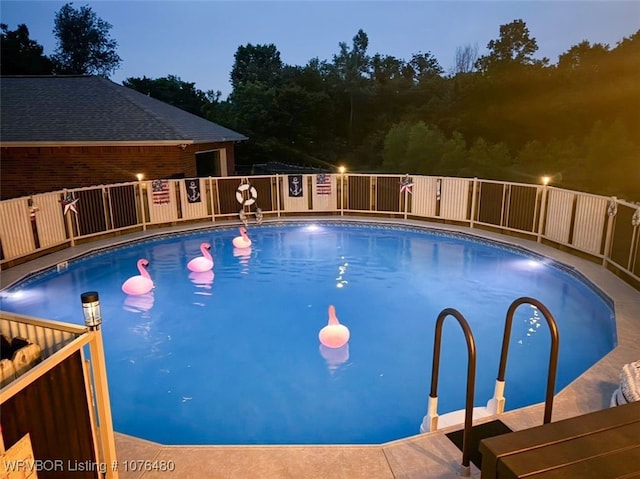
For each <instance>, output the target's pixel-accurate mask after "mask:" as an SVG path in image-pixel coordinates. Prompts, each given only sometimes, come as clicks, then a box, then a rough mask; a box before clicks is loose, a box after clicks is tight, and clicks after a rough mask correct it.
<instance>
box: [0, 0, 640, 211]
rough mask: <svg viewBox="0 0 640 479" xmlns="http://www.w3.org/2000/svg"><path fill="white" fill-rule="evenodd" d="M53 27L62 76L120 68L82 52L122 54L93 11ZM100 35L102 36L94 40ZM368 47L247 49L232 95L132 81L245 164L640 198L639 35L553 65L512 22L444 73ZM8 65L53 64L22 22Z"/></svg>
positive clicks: (464, 51)
mask: <svg viewBox="0 0 640 479" xmlns="http://www.w3.org/2000/svg"><path fill="white" fill-rule="evenodd" d="M72 27H73V28H72ZM56 28H57V29H58V28H59V29H60V30H59V31H60V33H61V39H62V34H63V33H64V39H65V43H64V48H62V45H63V44H62V42H61V44H60V47H59V49H60V52H59V53H58V56H57V57H55V59H56V61H57V65H56V72H57V73H62V72H69V73H96V72H98V70H97V68H98V67H96V66H95V65H96V64H98V65H102V66H103V67H104V68H102V70H99V71H100V72H102V73H103V74H104V73H105V72H107V71H110V70H108V66H109V65H111V66H112V67H113V66H117V65H118V64H119V58H117V57H115V58H117V62H115V63H109V62H108V61H107V63H100V59H101V58H104V57H100V56H98V57H91V58H93V60H92V61H94V63H92V62H91V61H89V60H88V58H89V54H88V53H87V51H90V52H93V51H94V50H91V48H90V47H89V46H88V45H91V46H96V45H97V46H98V47H100V46H103V47H104V46H106V47H107V50H109V49H110V50H111V52H112V53H113V54H115V42H112V41H110V40H109V38H108V30H109V29H110V28H111V26H110V25H109V24H106V22H102V21H101V20H99V19H97V17H95V14H93V12H91V10H90V9H89V7H83V8H82V9H80V10H74V9H73V8H72V7H71V4H67V5H65V7H63V8H62V9H61V10H60V12H59V13H58V15H57V16H56ZM92 29H93V30H95V31H96V32H97V33H96V34H95V35H97V36H98V37H100V38H101V40H99V41H97V42H96V43H91V42H90V41H88V40H87V39H91V40H92V41H93V40H94V39H95V38H96V36H91V35H89V34H88V32H89V31H91V30H92ZM76 32H77V33H76ZM100 34H101V36H100ZM368 49H369V38H368V36H367V34H366V33H365V32H364V31H363V30H359V31H358V32H357V33H356V35H355V36H354V37H353V38H352V40H351V43H347V42H339V43H338V45H337V50H336V53H335V54H334V55H332V57H331V58H330V59H329V60H323V59H320V58H312V59H310V60H309V61H308V63H307V64H306V65H304V66H295V65H286V64H284V63H283V62H282V60H281V57H280V52H279V51H278V49H277V48H276V46H275V45H274V44H262V45H261V44H258V45H252V44H247V45H244V46H239V47H238V50H237V52H236V54H235V62H234V64H233V67H232V70H231V73H230V76H231V83H232V87H233V90H232V93H231V94H230V95H229V97H228V98H226V99H224V100H223V99H221V93H220V92H213V91H207V92H202V91H200V90H198V89H196V88H195V84H194V83H189V82H185V81H182V80H181V79H180V78H179V77H177V76H175V75H168V76H167V77H164V78H158V79H151V78H147V77H143V78H128V79H127V80H126V81H125V82H124V84H125V86H128V87H131V88H134V89H136V90H138V91H140V92H142V93H144V94H148V95H150V96H152V97H154V98H157V99H159V100H162V101H164V102H166V103H169V104H172V105H174V106H177V107H179V108H182V109H184V110H186V111H189V112H191V113H194V114H197V115H202V116H204V117H205V118H208V119H210V120H212V121H215V122H216V123H218V124H221V125H223V126H226V127H228V128H231V129H234V130H236V131H238V132H240V133H243V134H244V135H246V136H248V137H249V141H246V142H241V143H239V144H238V145H237V154H236V163H237V165H239V167H240V168H241V169H242V168H247V169H248V168H250V165H252V164H254V163H264V162H267V161H279V162H285V163H297V164H301V165H311V166H327V165H329V166H331V165H337V164H346V165H347V166H348V168H349V169H350V170H355V171H358V170H359V171H383V172H385V173H389V172H393V173H398V174H405V173H415V174H426V175H449V176H465V177H474V176H476V177H480V178H490V179H497V180H511V181H524V182H537V181H539V178H540V176H541V175H543V174H545V175H550V176H552V178H553V180H552V181H553V182H554V184H556V185H560V186H565V187H570V188H575V189H582V190H585V191H591V192H594V193H600V194H616V195H618V196H622V197H624V196H627V198H628V199H635V200H640V170H638V168H637V159H638V158H639V157H640V115H638V111H640V95H639V94H638V91H639V90H638V85H640V31H638V32H636V33H635V34H633V35H631V36H629V37H626V38H623V39H622V40H621V41H620V42H618V43H617V44H616V45H615V46H609V45H603V44H598V43H595V44H592V43H589V42H588V41H586V40H585V41H583V42H580V43H579V44H577V45H573V46H571V47H570V48H568V49H567V51H566V52H564V53H563V54H562V55H560V57H559V60H558V62H557V64H555V65H550V64H549V60H548V59H546V58H542V59H540V58H538V57H536V54H537V51H538V45H537V42H536V39H535V38H534V37H533V36H532V35H531V33H530V32H529V29H528V27H527V25H526V24H525V22H524V21H523V20H519V19H517V20H514V21H512V22H510V23H507V24H505V25H501V26H500V27H499V36H498V37H497V38H495V39H493V40H490V41H489V42H488V44H487V50H488V51H487V53H486V54H485V55H483V56H481V57H478V48H477V46H471V45H466V46H463V47H458V48H457V49H456V52H455V66H454V67H453V69H452V70H451V71H450V72H449V73H448V74H445V72H444V71H443V69H442V67H441V66H440V65H439V63H438V61H437V60H436V59H435V58H434V57H433V56H432V55H431V53H429V52H427V53H422V52H418V53H414V54H413V55H411V56H410V57H409V58H406V59H405V58H398V57H395V56H392V55H387V54H384V53H369V52H368ZM76 50H77V51H78V55H77V57H76V56H72V55H71V54H72V53H74V52H75V51H76ZM98 50H99V49H98ZM63 51H64V52H66V53H67V54H68V58H67V57H63V56H61V54H62V52H63ZM83 52H84V53H83ZM92 54H93V53H92ZM83 55H84V56H83ZM21 56H22V57H21ZM28 58H32V59H33V61H31V62H30V61H29V60H27V59H28ZM106 58H107V60H108V59H109V58H110V57H109V56H107V57H106ZM111 58H112V59H114V57H111ZM16 59H17V60H16ZM1 60H2V72H3V73H5V69H6V71H12V72H13V71H15V72H24V74H31V73H30V71H28V67H33V68H34V69H35V68H36V67H38V68H40V67H39V66H37V65H38V62H39V61H42V62H43V63H44V67H45V71H46V57H44V56H43V55H42V49H41V47H40V46H39V45H37V44H36V43H35V42H32V41H31V40H29V38H28V30H27V29H26V26H22V25H21V26H19V28H18V30H16V32H9V31H8V29H7V28H6V26H3V28H2V59H1ZM62 60H64V61H62ZM11 62H13V63H11ZM96 62H97V63H96ZM10 63H11V64H12V65H20V66H19V67H16V69H14V67H13V66H12V67H11V69H9V66H7V65H9V64H10ZM105 65H106V66H105ZM40 66H42V65H40ZM25 69H27V70H25ZM33 71H35V70H33ZM38 71H40V70H38ZM21 74H22V73H21ZM243 171H247V170H243Z"/></svg>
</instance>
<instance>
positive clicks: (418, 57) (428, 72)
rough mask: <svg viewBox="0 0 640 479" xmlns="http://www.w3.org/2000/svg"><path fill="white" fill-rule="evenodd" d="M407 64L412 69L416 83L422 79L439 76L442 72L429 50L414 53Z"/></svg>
mask: <svg viewBox="0 0 640 479" xmlns="http://www.w3.org/2000/svg"><path fill="white" fill-rule="evenodd" d="M409 65H410V66H411V68H412V69H413V77H414V80H415V81H416V82H417V83H420V82H422V81H423V80H431V79H433V78H439V77H440V76H442V74H443V73H444V70H443V69H442V67H441V66H440V64H439V63H438V60H437V59H436V57H434V56H433V55H432V54H431V53H430V52H427V53H414V54H413V56H412V57H411V60H410V61H409Z"/></svg>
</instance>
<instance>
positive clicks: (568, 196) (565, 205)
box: [544, 188, 575, 244]
mask: <svg viewBox="0 0 640 479" xmlns="http://www.w3.org/2000/svg"><path fill="white" fill-rule="evenodd" d="M574 199H575V193H573V192H571V191H564V190H557V189H554V188H551V189H549V192H548V199H547V213H546V220H545V229H544V236H545V237H546V238H548V239H550V240H552V241H557V242H558V243H562V244H568V243H569V234H570V233H571V217H572V216H573V202H574Z"/></svg>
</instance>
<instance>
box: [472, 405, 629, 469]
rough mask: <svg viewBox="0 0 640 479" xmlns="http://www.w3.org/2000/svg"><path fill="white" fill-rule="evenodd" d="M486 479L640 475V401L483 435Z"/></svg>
mask: <svg viewBox="0 0 640 479" xmlns="http://www.w3.org/2000/svg"><path fill="white" fill-rule="evenodd" d="M480 452H481V454H482V471H481V478H482V479H493V478H499V479H505V478H509V479H514V478H524V477H530V478H533V479H556V478H574V477H579V478H581V479H587V478H594V479H605V478H615V477H622V476H628V477H632V475H633V476H634V477H635V475H634V473H637V474H640V402H633V403H629V404H624V405H621V406H617V407H614V408H609V409H604V410H601V411H596V412H593V413H589V414H585V415H583V416H578V417H574V418H570V419H565V420H562V421H557V422H553V423H550V424H545V425H542V426H537V427H533V428H530V429H525V430H522V431H516V432H512V433H507V434H503V435H500V436H495V437H491V438H488V439H483V440H482V441H481V442H480Z"/></svg>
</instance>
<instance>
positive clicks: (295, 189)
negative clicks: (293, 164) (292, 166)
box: [289, 175, 303, 198]
mask: <svg viewBox="0 0 640 479" xmlns="http://www.w3.org/2000/svg"><path fill="white" fill-rule="evenodd" d="M302 192H303V190H302V175H289V196H290V197H292V198H300V197H302Z"/></svg>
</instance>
